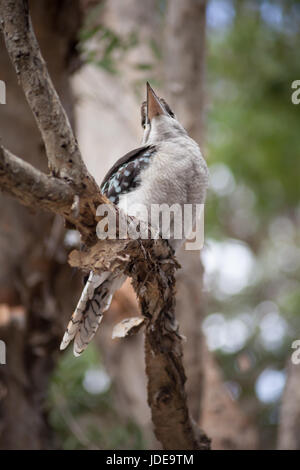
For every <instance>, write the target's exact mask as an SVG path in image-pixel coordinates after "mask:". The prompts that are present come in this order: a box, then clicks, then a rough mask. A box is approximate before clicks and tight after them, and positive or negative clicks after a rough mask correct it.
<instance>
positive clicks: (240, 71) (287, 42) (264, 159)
mask: <svg viewBox="0 0 300 470" xmlns="http://www.w3.org/2000/svg"><path fill="white" fill-rule="evenodd" d="M210 3H211V4H212V3H213V4H214V8H217V7H218V5H219V8H223V10H224V11H226V12H227V17H226V15H225V17H223V20H224V21H223V24H222V25H221V26H220V25H219V27H218V28H217V27H216V26H215V27H212V28H210V29H209V31H208V54H207V84H208V94H209V96H208V101H209V109H208V115H207V154H208V161H209V164H210V168H211V174H212V183H214V181H215V187H214V184H213V185H212V190H211V192H210V195H209V198H208V201H207V204H206V221H205V222H206V237H207V242H208V243H207V244H208V248H207V249H208V250H209V249H210V248H209V239H210V238H212V239H214V240H219V242H220V241H222V240H223V241H224V240H227V241H229V242H230V241H231V240H232V239H234V240H240V241H241V242H242V243H243V244H244V246H245V248H247V249H248V250H251V252H252V257H253V264H254V267H253V270H252V274H251V276H250V280H249V282H248V284H247V285H246V286H245V287H244V288H243V289H241V290H240V291H239V292H238V293H236V294H235V295H230V294H229V293H228V292H227V293H226V291H224V290H223V291H222V289H221V291H220V290H219V291H218V286H216V285H213V284H211V285H210V286H208V287H207V289H208V294H209V306H208V311H209V312H210V313H212V312H222V314H224V317H225V318H227V319H230V318H235V319H240V320H241V321H244V323H245V325H246V327H247V328H248V335H247V338H246V339H245V340H244V342H242V343H241V347H240V348H238V347H237V348H236V350H235V351H233V352H228V351H227V352H226V351H225V350H224V349H223V348H222V347H220V348H219V349H218V348H217V353H218V356H219V359H220V363H221V365H222V368H223V370H224V372H225V376H226V377H227V379H228V380H229V381H232V382H233V383H234V384H235V385H236V386H237V389H238V393H237V395H238V398H239V399H240V400H241V401H242V403H243V407H244V409H247V408H248V409H249V411H250V412H251V414H252V416H256V420H257V422H258V424H259V425H260V431H261V443H262V447H265V448H266V447H267V448H268V447H272V446H274V445H275V438H276V436H275V434H276V425H277V423H278V406H279V400H280V395H279V396H278V397H277V399H275V398H274V400H271V399H270V401H269V402H262V401H261V400H260V398H261V397H260V395H259V393H257V391H256V387H257V383H258V378H259V376H260V374H261V373H262V372H263V371H264V370H266V369H272V370H274V371H282V373H283V374H284V370H285V364H286V361H287V360H289V359H290V355H291V343H292V341H293V339H297V338H299V335H300V315H299V301H300V294H299V291H300V290H299V287H300V284H299V274H300V230H299V228H300V205H299V175H300V138H299V137H300V132H299V131H300V128H299V125H300V106H296V105H294V104H293V103H292V101H291V94H292V91H293V90H292V88H291V84H292V82H293V81H294V80H296V79H299V77H300V60H299V50H300V35H299V29H300V4H299V2H298V1H261V2H260V1H255V0H253V1H250V0H244V1H238V2H237V1H235V2H234V1H229V0H228V1H225V0H223V1H219V2H218V1H213V2H210ZM214 8H212V10H211V14H212V15H213V10H214ZM228 12H229V13H228ZM214 178H215V180H214ZM222 178H223V179H222ZM226 181H227V182H226ZM220 262H221V259H220ZM240 268H241V270H242V266H241V267H240ZM235 269H236V270H237V271H238V270H239V264H238V263H237V264H236V265H235ZM270 301H272V303H273V305H272V304H271V303H269V304H267V303H265V302H270ZM264 307H266V308H265V310H264ZM245 312H247V313H248V314H249V315H250V318H251V322H250V323H251V327H250V326H249V324H247V322H245V320H244V317H243V316H244V315H245ZM268 315H273V317H270V318H273V322H272V321H270V322H269V324H268V323H267V320H264V319H267V318H268V317H267V316H268ZM264 321H265V324H266V327H265V331H262V330H263V324H264V323H263V322H264ZM276 322H278V325H279V326H278V328H279V330H280V328H281V337H280V334H279V333H278V331H277V330H276ZM280 322H281V323H280ZM285 325H286V326H285ZM272 330H274V333H272ZM272 334H274V335H275V336H276V335H277V336H276V338H277V345H276V341H275V340H274V344H273V346H272V344H271V345H270V344H267V343H266V341H265V340H264V335H265V336H267V337H269V339H272ZM245 357H246V358H248V363H249V364H248V366H247V367H246V368H245V370H242V369H241V368H240V367H239V366H238V362H239V358H245Z"/></svg>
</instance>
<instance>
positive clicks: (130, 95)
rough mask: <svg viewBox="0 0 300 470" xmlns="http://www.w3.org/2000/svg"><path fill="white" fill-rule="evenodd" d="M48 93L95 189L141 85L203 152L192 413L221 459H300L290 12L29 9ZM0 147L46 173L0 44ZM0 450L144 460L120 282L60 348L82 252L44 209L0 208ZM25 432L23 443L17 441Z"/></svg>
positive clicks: (182, 288)
mask: <svg viewBox="0 0 300 470" xmlns="http://www.w3.org/2000/svg"><path fill="white" fill-rule="evenodd" d="M29 4H30V7H31V11H32V16H33V25H34V28H35V31H36V34H37V37H38V39H39V41H40V45H41V49H42V53H43V54H44V56H45V58H46V61H47V64H48V67H49V70H50V73H51V76H52V78H53V81H54V83H55V85H56V87H57V89H58V92H59V94H60V97H61V99H62V101H63V103H64V105H65V107H66V110H67V112H68V113H69V116H70V118H71V121H72V123H73V125H74V128H75V129H76V134H77V137H78V140H79V144H80V148H81V150H82V153H83V156H84V159H85V161H86V163H87V165H88V168H89V170H90V171H91V172H92V173H93V175H94V176H95V178H96V180H97V181H98V182H99V183H100V182H101V180H102V178H103V176H104V175H105V173H106V172H107V170H108V169H109V167H110V166H111V165H112V163H113V162H114V161H115V160H116V159H117V158H119V157H120V156H122V155H123V154H124V153H126V152H127V151H129V150H131V149H132V148H135V147H138V146H139V143H140V141H141V136H142V128H141V126H140V104H141V101H143V100H144V98H145V82H146V80H149V81H150V83H151V84H152V86H153V87H154V88H155V89H156V90H157V92H158V94H159V95H160V96H163V97H164V98H166V99H167V101H168V102H169V104H170V106H171V108H172V109H173V110H174V111H175V113H176V114H177V117H178V119H179V120H180V121H181V122H182V123H183V125H184V126H185V127H186V128H187V130H188V131H189V132H190V134H191V135H192V136H193V137H194V138H195V139H196V140H197V141H198V142H199V144H200V145H201V149H202V151H203V154H204V156H205V158H206V160H207V162H208V165H209V169H210V189H209V193H208V197H207V202H206V208H205V246H204V248H203V250H202V251H201V254H200V253H198V252H184V251H182V253H180V255H179V259H180V262H181V264H182V266H183V268H182V270H181V271H180V272H179V273H178V295H177V297H178V304H177V316H178V319H179V321H180V324H181V330H182V332H183V334H184V335H185V336H186V337H187V341H186V343H185V345H184V347H185V366H186V373H187V377H188V381H187V391H188V398H189V403H190V408H191V410H192V413H193V416H194V417H195V418H196V419H197V421H198V422H199V424H200V425H201V426H202V427H203V428H204V430H205V431H206V433H207V434H208V435H209V436H210V437H211V438H212V447H213V448H215V449H272V448H290V449H292V448H293V449H299V448H300V441H299V435H300V395H299V393H300V392H299V390H300V365H298V366H297V365H293V364H292V363H291V355H292V353H293V349H292V343H293V341H295V340H297V339H300V316H299V303H300V283H299V273H300V230H299V228H300V205H299V177H300V138H299V137H300V136H299V133H300V104H299V105H296V104H293V103H292V100H291V95H292V92H293V91H294V90H293V89H292V83H293V81H294V80H297V79H298V80H299V79H300V56H299V52H300V34H299V33H300V2H299V1H296V0H281V1H280V0H273V1H272V0H263V1H258V0H208V1H207V2H204V1H202V0H185V1H183V0H143V1H142V2H141V1H140V0H127V1H126V2H124V1H122V0H106V1H105V0H102V1H94V0H93V1H89V0H85V1H79V0H78V1H77V0H76V1H72V2H70V1H68V0H64V1H52V2H49V1H47V0H39V1H37V0H32V1H30V2H29ZM0 79H2V80H5V82H6V85H7V104H6V105H1V108H0V132H1V137H2V141H3V144H4V145H6V146H7V147H8V148H10V149H11V150H12V151H14V152H15V153H16V154H17V155H19V156H22V157H24V158H26V159H27V160H28V161H30V162H31V163H33V164H35V165H36V166H38V167H39V168H43V169H44V170H45V171H46V158H45V157H44V155H43V154H44V149H43V146H42V142H41V139H40V136H39V135H38V132H37V130H36V129H35V124H34V122H33V118H32V117H31V115H30V111H29V110H28V109H27V106H26V103H25V101H24V98H23V96H22V92H21V90H20V89H19V88H18V85H17V82H16V79H15V77H14V71H13V70H12V68H11V66H10V64H9V62H8V59H7V54H6V51H5V47H4V45H3V43H1V50H0ZM0 214H1V215H0V217H1V219H0V243H1V250H0V339H3V340H5V341H6V344H7V364H6V366H0V448H64V449H147V448H159V444H158V443H157V442H156V441H155V439H154V437H153V434H152V428H151V419H150V414H149V410H148V407H147V402H146V378H145V372H144V363H143V338H142V335H141V334H140V335H138V336H136V337H132V338H128V339H127V340H124V341H119V340H114V341H112V340H111V330H112V327H113V324H114V323H116V322H117V321H119V320H120V319H121V318H123V317H126V316H132V315H136V314H137V313H138V307H137V304H136V300H135V296H134V293H133V291H132V289H131V286H130V283H127V284H126V285H125V286H124V287H123V288H122V290H121V291H120V292H119V293H118V294H117V295H116V297H115V299H114V301H113V304H112V307H111V309H110V311H108V312H107V315H106V318H105V320H104V321H103V327H102V328H101V329H100V331H99V333H98V335H97V338H96V340H95V341H94V342H93V344H92V345H90V346H89V348H88V350H87V351H86V352H85V353H84V354H83V355H82V357H80V358H78V359H77V358H76V359H75V358H74V357H73V356H72V352H71V351H66V352H65V353H64V354H62V353H58V344H59V340H60V338H61V334H62V332H63V329H64V327H65V325H66V322H67V318H68V316H69V315H70V313H71V312H72V309H73V308H74V306H75V304H76V301H77V299H78V296H79V294H80V289H81V287H82V281H81V274H80V273H78V272H74V271H73V270H71V269H70V268H69V267H68V266H67V263H66V259H67V254H68V252H69V251H70V250H71V249H72V247H74V246H77V245H78V243H79V240H78V235H77V233H76V232H74V231H70V230H65V229H64V227H63V224H62V222H61V221H60V220H59V219H57V218H54V219H53V217H51V216H49V215H46V214H31V213H30V212H29V211H28V210H27V209H24V208H22V207H21V206H19V205H18V204H17V203H16V202H14V201H12V200H11V199H9V198H6V197H5V196H4V195H2V196H1V206H0ZM29 430H30V431H29Z"/></svg>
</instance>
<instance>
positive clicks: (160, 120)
mask: <svg viewBox="0 0 300 470" xmlns="http://www.w3.org/2000/svg"><path fill="white" fill-rule="evenodd" d="M141 124H142V127H143V138H142V143H141V146H140V147H138V148H136V149H134V150H132V151H131V152H129V153H127V154H126V155H125V156H124V157H122V158H120V159H119V160H117V161H116V163H115V164H114V165H113V166H112V167H111V169H110V170H109V171H108V173H107V174H106V176H105V177H104V179H103V181H102V184H101V186H100V188H101V191H102V193H103V194H104V195H105V196H106V197H107V198H108V199H109V200H110V201H111V202H112V203H114V204H116V205H117V206H118V208H119V209H121V210H123V211H124V212H125V213H126V214H127V215H131V216H135V217H137V219H142V218H143V217H142V213H141V211H140V209H137V208H136V207H137V205H138V207H141V206H142V207H146V208H149V210H150V208H151V206H152V205H159V206H160V205H167V206H168V207H170V206H172V205H173V204H177V205H179V207H181V208H182V207H184V205H186V204H189V205H191V206H192V207H193V208H195V206H196V205H197V204H204V202H205V197H206V192H207V187H208V179H209V175H208V168H207V164H206V161H205V159H204V157H203V156H202V153H201V151H200V148H199V146H198V144H197V143H196V142H195V141H194V140H193V139H192V138H191V137H190V136H189V135H188V133H187V131H186V130H185V129H184V127H183V126H182V125H181V124H180V122H179V121H178V119H177V117H176V115H175V114H174V112H173V111H172V109H171V108H170V106H169V105H168V103H167V102H166V101H165V100H164V99H163V98H159V97H158V96H157V94H156V93H155V91H154V90H153V88H152V87H151V85H150V84H149V83H148V82H147V84H146V101H144V102H143V103H142V106H141ZM137 203H138V204H137ZM195 217H196V216H195V213H194V212H193V215H192V220H191V221H190V225H191V226H190V229H191V230H192V228H193V227H192V226H193V224H194V223H195V220H194V219H195ZM151 224H152V220H151ZM170 224H171V222H170ZM173 229H174V227H173ZM157 230H159V227H157ZM160 234H161V232H160ZM172 234H173V232H172V229H171V228H170V229H169V233H168V236H169V239H168V242H169V245H170V247H171V249H172V250H174V252H175V253H176V251H177V250H178V248H179V247H180V246H181V245H182V244H183V243H184V240H185V238H186V237H185V236H182V238H181V239H178V238H176V239H175V237H174V236H172ZM125 280H126V276H125V275H122V274H120V273H111V272H102V273H100V274H98V273H94V272H93V271H91V272H90V274H89V276H88V279H87V281H86V284H85V287H84V289H83V291H82V294H81V297H80V299H79V302H78V304H77V307H76V309H75V311H74V313H73V315H72V317H71V319H70V321H69V324H68V326H67V329H66V332H65V334H64V337H63V339H62V342H61V345H60V349H61V350H63V349H65V348H66V347H67V346H68V345H69V343H70V342H71V341H72V340H74V345H73V353H74V355H75V356H80V354H81V353H82V352H83V351H84V350H85V349H86V347H87V346H88V344H89V343H90V341H91V340H92V338H93V337H94V335H95V333H96V331H97V330H98V327H99V325H100V322H101V320H102V319H103V314H104V312H105V311H106V310H107V309H108V308H109V306H110V303H111V300H112V297H113V295H114V293H115V292H116V291H117V290H118V289H119V288H120V287H121V286H122V284H123V283H124V281H125Z"/></svg>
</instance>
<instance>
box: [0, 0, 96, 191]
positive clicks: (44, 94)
mask: <svg viewBox="0 0 300 470" xmlns="http://www.w3.org/2000/svg"><path fill="white" fill-rule="evenodd" d="M0 11H1V23H0V27H1V29H2V32H3V36H4V40H5V44H6V48H7V51H8V54H9V57H10V59H11V61H12V63H13V66H14V68H15V71H16V74H17V76H18V79H19V83H20V84H21V86H22V88H23V90H24V93H25V96H26V99H27V101H28V104H29V106H30V108H31V110H32V112H33V115H34V117H35V119H36V122H37V125H38V128H39V130H40V132H41V134H42V138H43V141H44V144H45V148H46V153H47V157H48V161H49V166H50V168H51V169H52V170H53V172H54V174H55V175H58V176H60V177H61V178H66V179H67V180H69V181H70V180H71V181H72V182H73V183H74V184H75V185H76V186H77V190H79V189H80V188H81V189H84V190H86V188H88V189H90V190H92V191H95V190H97V185H96V183H95V181H94V179H93V178H92V176H91V175H90V174H89V173H88V171H87V169H86V166H85V164H84V162H83V160H82V157H81V154H80V150H79V148H78V143H77V141H76V139H75V138H74V135H73V132H72V129H71V126H70V123H69V120H68V117H67V115H66V112H65V110H64V109H63V107H62V104H61V102H60V99H59V97H58V95H57V92H56V90H55V88H54V86H53V83H52V80H51V78H50V76H49V73H48V70H47V67H46V64H45V61H44V59H43V57H42V55H41V52H40V48H39V45H38V42H37V40H36V37H35V34H34V31H33V29H32V25H31V19H30V16H29V10H28V2H27V1H21V0H17V1H12V0H0Z"/></svg>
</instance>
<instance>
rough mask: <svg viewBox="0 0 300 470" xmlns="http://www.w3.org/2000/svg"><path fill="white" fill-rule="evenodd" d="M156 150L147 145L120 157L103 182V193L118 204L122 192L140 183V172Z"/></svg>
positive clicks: (128, 190) (126, 191)
mask: <svg viewBox="0 0 300 470" xmlns="http://www.w3.org/2000/svg"><path fill="white" fill-rule="evenodd" d="M155 152H156V148H155V146H153V145H147V146H144V147H140V148H137V149H135V150H132V151H131V152H129V153H127V154H126V155H124V157H122V158H120V159H119V160H118V161H117V162H116V163H115V164H114V165H113V166H112V168H111V169H110V170H109V172H108V173H107V174H106V176H105V178H104V179H103V181H102V183H101V190H102V192H103V194H105V195H106V196H107V197H108V199H110V200H111V202H113V203H115V204H117V203H118V201H119V197H120V195H121V194H124V193H128V192H130V191H131V190H132V189H134V188H136V187H137V186H138V185H139V181H140V173H141V171H142V170H143V169H145V168H146V167H147V166H148V165H149V163H150V160H151V157H152V156H153V155H154V154H155Z"/></svg>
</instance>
